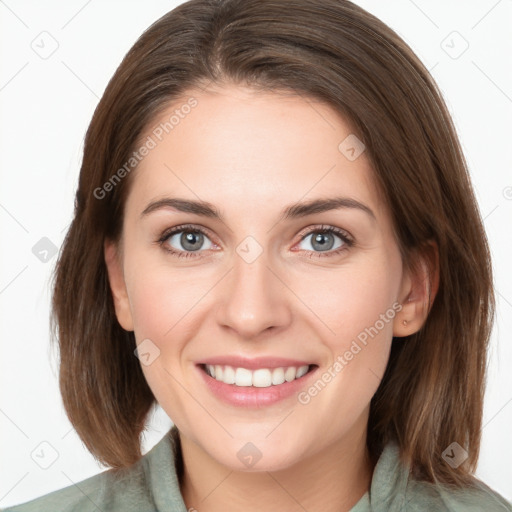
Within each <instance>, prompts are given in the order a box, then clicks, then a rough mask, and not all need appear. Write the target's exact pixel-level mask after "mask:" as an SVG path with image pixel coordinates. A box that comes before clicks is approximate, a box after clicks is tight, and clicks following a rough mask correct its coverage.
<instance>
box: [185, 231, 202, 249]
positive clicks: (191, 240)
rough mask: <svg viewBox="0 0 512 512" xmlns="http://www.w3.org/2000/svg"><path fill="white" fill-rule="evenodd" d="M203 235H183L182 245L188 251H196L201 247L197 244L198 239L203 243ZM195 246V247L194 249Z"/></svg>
mask: <svg viewBox="0 0 512 512" xmlns="http://www.w3.org/2000/svg"><path fill="white" fill-rule="evenodd" d="M202 236H203V235H202V234H201V233H187V234H184V235H182V245H183V247H185V248H186V249H188V250H190V251H195V250H197V249H199V247H201V243H199V244H198V243H197V242H198V239H199V241H200V242H202V240H201V237H202ZM194 245H195V247H194Z"/></svg>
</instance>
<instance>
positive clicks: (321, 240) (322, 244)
mask: <svg viewBox="0 0 512 512" xmlns="http://www.w3.org/2000/svg"><path fill="white" fill-rule="evenodd" d="M326 238H327V239H329V238H330V242H331V243H330V244H329V240H327V241H326ZM315 243H318V244H319V247H317V248H320V249H322V250H329V249H331V248H332V245H333V239H332V236H331V235H330V234H329V233H318V234H317V235H316V236H315V237H314V238H313V247H314V246H315ZM327 246H328V247H327Z"/></svg>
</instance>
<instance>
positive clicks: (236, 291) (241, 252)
mask: <svg viewBox="0 0 512 512" xmlns="http://www.w3.org/2000/svg"><path fill="white" fill-rule="evenodd" d="M284 288H285V287H284V284H283V283H282V282H281V280H280V279H278V278H277V277H276V275H275V270H273V269H271V268H270V264H269V261H268V258H267V251H266V250H264V248H263V246H262V245H261V244H259V243H258V242H257V241H256V240H255V239H254V238H253V237H247V238H246V239H244V240H243V241H242V242H241V243H240V244H239V245H238V246H237V248H236V254H234V256H233V269H232V272H230V275H229V276H227V281H226V285H225V290H224V291H225V292H226V293H225V296H224V298H223V300H222V304H223V307H222V308H221V313H220V315H221V316H220V318H219V321H220V322H221V323H222V324H224V325H226V326H229V327H231V328H232V329H234V330H235V331H237V332H238V334H239V335H240V336H243V337H255V336H257V335H258V333H260V332H261V331H264V330H265V329H268V328H269V327H278V326H282V325H284V324H285V323H286V322H287V321H288V320H289V309H288V306H287V303H286V301H287V298H286V295H287V294H286V290H285V289H284Z"/></svg>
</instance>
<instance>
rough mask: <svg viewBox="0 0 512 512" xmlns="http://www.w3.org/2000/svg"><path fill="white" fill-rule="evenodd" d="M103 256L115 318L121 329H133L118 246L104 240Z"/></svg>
mask: <svg viewBox="0 0 512 512" xmlns="http://www.w3.org/2000/svg"><path fill="white" fill-rule="evenodd" d="M104 256H105V263H106V265H107V272H108V279H109V282H110V289H111V290H112V297H113V299H114V307H115V310H116V316H117V320H118V322H119V323H120V324H121V327H122V328H123V329H125V330H126V331H133V318H132V312H131V309H130V301H129V299H128V293H127V291H126V283H125V281H124V273H123V268H122V263H121V261H120V260H121V258H120V255H119V250H118V247H117V245H116V244H115V243H114V242H112V241H110V240H105V244H104Z"/></svg>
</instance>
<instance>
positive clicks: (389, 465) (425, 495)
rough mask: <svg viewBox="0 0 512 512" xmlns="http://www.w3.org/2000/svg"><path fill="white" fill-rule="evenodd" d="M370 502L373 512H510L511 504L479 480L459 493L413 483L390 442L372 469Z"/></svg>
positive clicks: (457, 489)
mask: <svg viewBox="0 0 512 512" xmlns="http://www.w3.org/2000/svg"><path fill="white" fill-rule="evenodd" d="M371 498H372V500H371V503H372V510H374V511H376V512H377V511H378V512H380V511H381V509H382V511H386V512H388V511H390V510H397V511H398V510H401V511H405V510H406V511H407V512H420V511H421V512H423V511H425V510H436V511H440V512H441V511H442V512H482V511H483V510H485V512H512V504H511V503H510V502H508V501H507V500H505V498H503V496H501V495H500V494H498V493H497V492H495V491H494V490H492V489H491V488H490V487H488V486H487V485H486V484H484V483H483V482H481V481H480V480H477V479H475V487H472V488H464V489H461V488H458V487H452V486H447V485H440V484H433V483H429V482H424V481H419V480H415V479H413V478H412V476H411V474H410V471H409V468H407V467H405V466H404V465H403V464H402V462H401V460H400V457H399V448H398V445H397V444H396V443H393V442H391V443H388V444H387V445H386V446H385V448H384V450H383V452H382V454H381V456H380V458H379V460H378V462H377V465H376V467H375V471H374V477H373V479H372V484H371Z"/></svg>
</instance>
